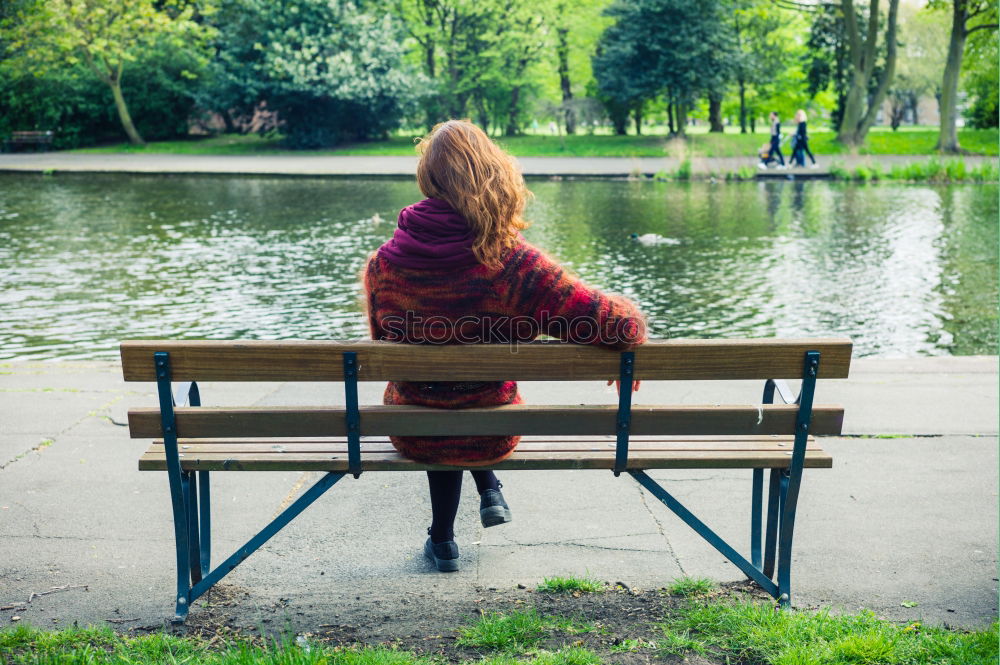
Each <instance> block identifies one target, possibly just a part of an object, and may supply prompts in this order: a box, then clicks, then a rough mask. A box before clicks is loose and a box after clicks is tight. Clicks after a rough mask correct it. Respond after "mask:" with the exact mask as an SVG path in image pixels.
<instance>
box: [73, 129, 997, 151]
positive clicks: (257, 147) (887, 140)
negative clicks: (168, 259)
mask: <svg viewBox="0 0 1000 665" xmlns="http://www.w3.org/2000/svg"><path fill="white" fill-rule="evenodd" d="M698 129H702V128H698ZM937 135H938V134H937V130H935V129H925V128H913V129H901V130H900V131H897V132H893V131H891V130H889V129H887V128H876V129H873V130H872V131H871V132H869V134H868V138H867V140H866V142H865V145H864V146H862V147H861V149H860V150H859V152H860V153H861V154H863V155H929V154H934V145H935V143H936V141H937ZM414 140H415V136H394V137H392V138H390V139H387V140H385V141H372V142H367V143H352V144H348V145H345V146H342V147H339V148H335V149H330V150H298V151H293V150H288V149H286V148H284V147H283V146H282V144H281V139H280V137H261V136H257V135H247V136H240V135H228V134H227V135H222V136H212V137H205V138H195V139H190V140H185V141H156V142H151V143H149V144H148V145H146V146H145V147H141V148H136V147H133V146H131V145H129V144H127V143H118V144H113V145H107V146H100V147H94V148H81V149H78V150H73V151H71V152H78V153H90V154H98V153H99V154H111V153H143V154H159V153H164V154H180V155H316V156H320V155H331V156H396V155H414V154H415V150H414ZM496 140H497V142H498V143H500V145H502V146H503V147H504V148H505V149H507V150H509V151H510V152H511V153H512V154H514V155H516V156H518V157H662V156H665V155H671V156H677V157H684V156H688V157H746V156H748V155H750V156H752V155H755V154H756V153H757V149H758V148H760V147H761V145H763V144H764V143H766V142H767V140H768V136H767V134H765V133H761V132H758V133H757V134H738V133H732V132H727V133H725V134H709V133H705V132H704V131H697V130H696V131H693V132H692V133H691V134H690V135H689V137H688V139H687V142H686V143H684V144H682V143H680V142H677V141H670V142H668V141H667V140H666V137H665V136H664V135H662V134H654V135H648V136H647V135H643V136H635V135H627V136H616V135H612V134H595V135H590V134H579V135H575V136H551V135H544V134H528V135H524V136H513V137H500V138H497V139H496ZM998 141H1000V134H998V132H997V130H996V129H962V130H960V131H959V143H960V144H961V145H962V147H963V149H965V150H967V151H969V152H970V153H973V154H981V155H991V156H996V155H997V154H1000V150H998ZM809 145H810V148H811V149H812V151H813V153H815V154H817V155H837V154H844V153H845V152H847V151H846V150H845V149H844V148H843V146H841V145H839V144H838V143H837V142H836V135H835V134H834V133H833V132H829V131H816V132H813V133H812V135H811V136H810V140H809ZM785 151H786V152H788V151H789V149H788V144H787V143H786V144H785Z"/></svg>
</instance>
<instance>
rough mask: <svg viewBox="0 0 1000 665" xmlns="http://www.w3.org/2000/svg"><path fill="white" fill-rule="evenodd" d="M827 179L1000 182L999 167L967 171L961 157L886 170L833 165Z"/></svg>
mask: <svg viewBox="0 0 1000 665" xmlns="http://www.w3.org/2000/svg"><path fill="white" fill-rule="evenodd" d="M829 172H830V176H831V177H832V178H833V179H834V180H854V181H858V182H869V181H873V180H905V181H908V182H935V183H947V182H997V181H998V180H1000V168H998V167H997V165H996V164H994V163H992V162H984V163H982V164H980V165H978V166H976V167H972V168H970V167H969V166H967V165H966V164H965V161H964V160H962V159H961V158H954V159H946V160H939V159H929V160H927V161H921V162H912V163H910V164H894V165H893V166H892V167H891V168H890V169H889V170H888V171H885V170H883V168H882V167H881V165H879V164H868V165H861V166H857V167H855V169H854V170H853V171H849V170H847V169H845V168H844V167H843V165H841V164H837V163H834V164H832V165H830V167H829Z"/></svg>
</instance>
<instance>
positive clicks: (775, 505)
mask: <svg viewBox="0 0 1000 665" xmlns="http://www.w3.org/2000/svg"><path fill="white" fill-rule="evenodd" d="M786 485H787V477H786V476H785V474H784V473H783V472H782V470H781V469H771V481H770V483H768V488H767V535H766V536H765V537H764V538H765V540H764V568H763V571H764V574H765V575H767V577H768V579H770V578H773V577H774V555H775V552H776V550H777V545H778V515H780V514H781V499H782V497H783V496H784V493H785V492H784V490H785V487H786Z"/></svg>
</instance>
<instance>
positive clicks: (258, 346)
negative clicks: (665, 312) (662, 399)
mask: <svg viewBox="0 0 1000 665" xmlns="http://www.w3.org/2000/svg"><path fill="white" fill-rule="evenodd" d="M158 352H160V353H163V352H165V353H166V354H168V363H167V369H168V370H169V373H168V375H167V377H166V379H167V380H172V381H183V382H187V381H345V378H346V379H347V381H346V386H345V388H346V389H347V390H348V400H347V402H348V404H347V407H344V408H341V407H308V406H303V407H248V408H230V407H227V408H216V407H200V408H177V409H176V410H175V413H174V417H175V418H176V433H177V435H178V436H180V437H184V438H225V437H319V436H346V435H349V434H351V426H350V423H349V415H350V411H351V399H350V389H351V385H352V384H354V386H355V391H356V382H355V380H354V378H353V377H351V376H350V373H351V372H356V381H386V380H394V381H495V380H522V381H581V380H607V379H613V378H618V377H619V376H620V373H621V371H622V368H623V366H624V365H623V356H622V354H620V353H618V352H615V351H608V350H604V349H599V348H595V347H587V346H577V345H570V344H564V343H559V342H535V343H531V344H520V345H517V346H516V347H511V346H507V345H468V346H461V345H452V346H432V345H419V346H415V345H403V344H393V343H387V342H368V341H362V342H337V341H284V342H268V341H238V342H237V341H149V340H143V341H128V342H123V343H122V345H121V357H122V369H123V373H124V377H125V380H126V381H157V378H158V371H159V370H160V369H162V368H158V367H157V365H156V364H155V362H154V354H155V353H158ZM808 352H818V354H819V356H818V359H819V362H818V365H817V366H816V376H815V378H845V377H847V375H848V372H849V369H850V362H851V341H850V340H848V339H785V340H782V339H747V340H668V341H654V342H649V343H647V344H645V345H643V346H641V347H639V348H638V349H636V350H635V351H634V355H633V356H630V358H631V360H630V363H631V370H632V374H633V378H634V379H637V380H645V381H650V380H669V381H677V380H736V379H760V380H765V379H797V378H802V377H803V376H805V375H806V374H808V368H807V363H806V354H807V353H808ZM345 354H346V356H349V357H351V358H353V365H352V367H353V369H348V370H347V371H348V374H347V375H346V376H345V367H347V365H346V364H345ZM161 357H162V356H161ZM355 394H356V392H355ZM355 403H356V397H355ZM161 406H162V400H161ZM626 408H627V409H628V416H629V418H630V422H629V423H628V429H629V431H630V433H631V434H635V435H647V434H649V435H654V434H656V435H762V434H786V435H787V434H792V433H794V431H795V427H796V418H797V414H798V411H799V408H798V407H797V406H795V405H763V406H756V405H750V404H741V405H734V406H721V405H712V406H637V407H631V406H630V405H626ZM355 413H358V412H357V411H355ZM621 415H622V405H621V404H619V406H617V407H616V406H611V405H595V406H537V405H511V406H503V407H493V408H488V409H462V410H450V411H445V412H443V411H442V410H439V409H427V408H424V407H409V406H382V405H373V406H365V407H361V409H360V429H359V432H358V433H359V434H360V435H399V436H405V435H418V436H432V435H440V436H444V435H472V434H481V435H615V434H620V429H621ZM842 423H843V409H842V408H841V407H839V406H819V407H814V408H812V413H811V423H810V425H809V431H810V433H812V434H839V433H840V432H841V426H842ZM129 425H130V431H131V435H132V437H133V438H151V437H157V436H160V435H161V434H162V432H163V424H162V421H161V412H160V409H155V408H151V409H133V410H131V411H130V412H129Z"/></svg>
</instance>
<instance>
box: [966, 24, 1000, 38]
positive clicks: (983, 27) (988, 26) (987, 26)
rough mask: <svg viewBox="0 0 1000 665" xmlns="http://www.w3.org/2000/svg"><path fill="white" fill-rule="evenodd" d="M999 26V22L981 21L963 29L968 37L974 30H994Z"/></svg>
mask: <svg viewBox="0 0 1000 665" xmlns="http://www.w3.org/2000/svg"><path fill="white" fill-rule="evenodd" d="M997 28H1000V24H997V23H983V24H981V25H976V26H973V27H971V28H969V29H968V30H966V31H965V36H966V37H968V36H969V35H971V34H972V33H973V32H975V31H976V30H996V29H997Z"/></svg>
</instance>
